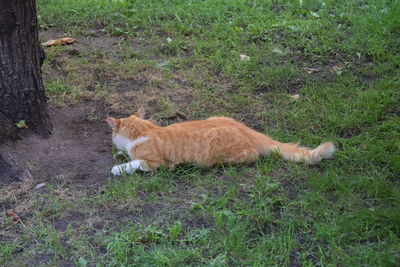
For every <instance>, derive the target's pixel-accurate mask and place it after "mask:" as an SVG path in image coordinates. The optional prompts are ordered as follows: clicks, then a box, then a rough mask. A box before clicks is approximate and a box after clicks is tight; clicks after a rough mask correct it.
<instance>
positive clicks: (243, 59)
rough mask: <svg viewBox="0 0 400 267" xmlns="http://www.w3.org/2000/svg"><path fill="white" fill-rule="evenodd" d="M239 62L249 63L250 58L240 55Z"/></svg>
mask: <svg viewBox="0 0 400 267" xmlns="http://www.w3.org/2000/svg"><path fill="white" fill-rule="evenodd" d="M240 60H241V61H249V60H250V57H249V56H246V55H240Z"/></svg>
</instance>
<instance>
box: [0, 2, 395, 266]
mask: <svg viewBox="0 0 400 267" xmlns="http://www.w3.org/2000/svg"><path fill="white" fill-rule="evenodd" d="M37 4H38V15H39V21H40V24H41V26H42V27H43V28H44V29H50V30H56V31H60V32H65V33H68V34H70V35H72V36H73V37H79V36H83V37H85V36H91V35H92V31H93V30H95V31H100V32H102V33H105V34H106V37H104V38H116V40H118V41H117V43H118V45H116V46H115V47H114V48H113V49H112V50H107V51H101V49H99V50H98V51H93V50H90V49H86V50H85V49H82V50H80V55H79V56H78V57H72V56H68V51H69V50H70V49H72V48H70V47H67V48H54V49H53V48H51V49H47V50H46V52H47V54H48V57H47V61H46V63H45V65H44V69H43V72H44V73H43V74H44V79H45V85H46V90H47V93H48V95H49V96H50V100H51V101H54V102H58V103H67V104H68V103H70V100H73V101H72V102H74V101H75V102H76V101H79V99H80V98H85V99H87V98H90V99H91V98H94V99H97V100H98V99H102V100H103V101H105V102H106V104H107V105H109V106H111V110H114V111H119V112H121V110H123V111H125V112H133V110H134V109H135V108H137V107H138V106H139V105H144V106H147V107H148V109H149V113H150V114H149V115H150V116H151V118H153V119H155V120H156V121H158V122H159V123H160V124H162V125H165V124H167V123H169V122H170V120H169V119H168V118H169V117H171V116H174V114H175V112H176V111H180V112H183V113H184V114H186V116H187V118H188V119H197V118H204V117H207V116H211V115H226V116H231V117H234V118H236V119H239V120H242V121H243V122H245V123H246V124H248V125H250V126H252V127H255V128H257V129H258V130H260V131H264V132H266V133H268V134H269V135H271V136H273V137H274V138H277V139H279V140H281V141H285V142H291V141H296V140H300V141H301V142H302V143H303V144H306V145H309V146H316V145H318V144H319V143H320V142H322V141H327V140H333V141H334V142H335V144H337V146H338V148H339V150H338V152H337V155H336V157H335V159H334V160H330V161H323V162H321V164H319V165H317V166H306V165H303V164H295V163H290V162H284V161H282V160H280V159H278V158H275V157H272V158H264V159H260V160H258V161H257V162H256V163H255V164H252V165H249V166H218V167H216V168H212V169H207V168H198V167H195V166H192V165H184V166H180V167H178V168H177V169H175V170H167V169H161V170H159V171H157V172H153V173H136V174H133V175H130V176H123V177H120V178H117V179H114V180H112V181H109V183H108V184H107V185H101V186H99V187H98V188H97V187H96V188H86V189H84V190H83V189H80V188H79V187H78V186H77V185H76V184H73V183H68V182H67V183H65V182H62V181H61V180H60V181H59V180H56V181H55V182H54V183H55V184H56V185H57V186H56V187H54V188H49V189H48V191H49V192H48V193H45V194H35V193H32V194H30V195H29V196H28V197H14V198H9V199H8V200H7V202H6V203H7V205H9V206H14V205H18V206H26V207H35V208H34V209H33V208H32V209H31V210H29V209H28V210H25V209H22V210H21V214H23V216H24V217H23V221H24V223H25V225H24V226H23V225H21V224H18V225H13V224H12V223H11V221H10V220H9V219H8V218H7V217H5V216H3V218H2V219H1V220H0V233H1V236H2V237H1V238H0V263H1V264H6V265H8V266H10V265H24V264H25V265H29V264H32V263H35V264H37V265H46V264H47V265H48V266H54V265H62V264H67V263H73V264H76V265H78V266H86V265H88V266H92V265H98V266H103V265H104V266H108V265H111V266H128V265H131V266H298V265H302V266H336V265H339V266H396V265H397V264H398V262H400V240H399V235H400V187H399V186H400V184H399V174H400V119H399V114H400V105H399V103H400V91H399V88H400V72H399V67H400V50H399V48H400V15H399V14H400V3H399V2H398V1H389V0H387V1H384V0H382V1H373V0H352V1H344V0H336V1H333V0H326V1H317V0H315V1H311V0H310V1H307V0H304V1H283V0H275V1H272V0H271V1H261V0H254V1H244V0H241V1H233V0H225V1H222V0H221V1H211V0H204V1H190V0H187V1H184V0H171V1H166V0H165V1H156V0H148V1H133V0H132V1H128V0H120V1H117V0H115V1H105V0H87V1H83V0H68V1H67V0H57V1H50V0H38V1H37ZM78 39H79V38H78ZM133 42H140V45H138V44H136V43H135V44H136V45H132V43H133ZM240 54H245V55H248V56H249V57H250V60H249V61H241V60H240ZM54 60H55V63H54ZM52 62H53V63H52ZM54 64H56V65H57V64H58V65H57V66H60V67H59V68H58V69H57V68H54ZM306 68H312V69H314V70H315V71H311V73H308V72H307V69H306ZM130 81H134V82H136V83H138V84H140V83H141V84H142V86H143V87H144V88H146V89H145V90H144V89H142V90H139V91H138V92H135V95H134V98H132V99H131V100H129V98H128V100H127V101H128V103H125V102H123V100H120V99H119V98H117V97H118V95H119V94H120V93H119V91H118V88H120V87H122V86H123V84H124V82H130ZM88 88H89V89H88ZM182 88H190V91H185V92H184V93H182ZM290 94H299V95H300V98H299V99H292V98H291V97H290ZM129 101H131V102H129ZM116 103H117V104H118V105H117V104H116ZM132 103H134V105H133V104H132ZM110 153H111V152H110ZM124 160H125V159H124V158H122V157H120V158H118V160H117V161H124ZM76 211H78V212H79V214H77V213H76ZM68 214H70V215H68ZM71 214H75V215H71ZM65 216H67V217H65ZM68 216H69V217H68ZM62 222H63V223H65V224H66V225H67V226H65V227H64V226H63V225H62Z"/></svg>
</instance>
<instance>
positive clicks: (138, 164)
mask: <svg viewBox="0 0 400 267" xmlns="http://www.w3.org/2000/svg"><path fill="white" fill-rule="evenodd" d="M136 170H141V171H145V172H146V171H149V169H148V168H146V167H145V166H144V164H143V161H142V160H132V161H129V162H127V163H123V164H120V165H115V166H114V167H113V168H112V169H111V173H112V174H113V175H121V174H122V173H128V174H130V173H134V172H135V171H136Z"/></svg>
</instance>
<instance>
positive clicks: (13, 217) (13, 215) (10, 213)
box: [7, 209, 21, 224]
mask: <svg viewBox="0 0 400 267" xmlns="http://www.w3.org/2000/svg"><path fill="white" fill-rule="evenodd" d="M7 216H8V217H10V218H11V220H12V221H13V224H17V223H19V222H20V221H21V218H20V217H19V216H18V214H17V213H16V212H15V210H13V209H10V210H8V211H7Z"/></svg>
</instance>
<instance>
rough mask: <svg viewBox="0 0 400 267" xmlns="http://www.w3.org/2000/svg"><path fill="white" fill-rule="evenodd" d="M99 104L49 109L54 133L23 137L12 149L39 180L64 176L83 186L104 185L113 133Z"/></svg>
mask: <svg viewBox="0 0 400 267" xmlns="http://www.w3.org/2000/svg"><path fill="white" fill-rule="evenodd" d="M104 109H105V108H104V107H103V104H102V103H99V102H88V103H80V104H77V105H75V106H71V107H66V108H63V109H56V108H51V109H50V117H51V121H52V123H53V127H54V129H53V134H52V135H51V136H50V137H49V138H47V139H43V138H41V137H39V136H36V135H23V138H22V140H18V141H16V142H14V143H13V144H12V150H13V151H14V153H15V154H16V155H17V156H18V158H19V159H21V161H22V162H23V163H25V164H26V166H27V167H28V168H29V169H30V170H31V172H32V174H33V176H34V178H35V179H36V180H38V181H40V180H47V179H52V178H54V177H65V178H67V179H72V180H79V183H82V184H93V183H98V182H104V181H106V180H107V178H109V177H110V174H109V173H110V172H109V170H110V167H111V166H112V162H113V159H112V154H111V138H110V130H109V129H108V126H107V123H106V122H105V120H104V118H105V117H106V114H105V111H104Z"/></svg>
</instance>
